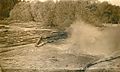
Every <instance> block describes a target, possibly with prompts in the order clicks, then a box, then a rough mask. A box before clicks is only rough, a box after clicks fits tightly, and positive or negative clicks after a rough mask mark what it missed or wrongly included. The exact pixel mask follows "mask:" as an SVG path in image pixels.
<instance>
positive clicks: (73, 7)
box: [0, 0, 120, 28]
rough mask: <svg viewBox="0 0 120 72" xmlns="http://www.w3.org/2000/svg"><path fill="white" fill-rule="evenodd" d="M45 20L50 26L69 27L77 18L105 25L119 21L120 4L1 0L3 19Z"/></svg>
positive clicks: (43, 21) (0, 15)
mask: <svg viewBox="0 0 120 72" xmlns="http://www.w3.org/2000/svg"><path fill="white" fill-rule="evenodd" d="M6 18H8V19H9V20H20V21H35V22H41V23H43V24H45V25H47V26H57V27H60V28H61V26H62V27H63V26H64V27H68V26H70V24H72V23H73V22H74V21H75V20H80V19H82V20H83V21H85V22H87V23H90V24H93V25H98V26H99V25H101V24H102V23H112V24H119V22H120V7H119V6H115V5H111V4H109V3H108V2H102V3H100V2H99V1H97V2H96V1H92V0H85V1H84V0H77V1H72V0H69V1H63V0H61V1H60V2H57V3H54V2H53V1H46V2H36V3H29V2H19V1H18V0H0V19H1V20H4V19H6Z"/></svg>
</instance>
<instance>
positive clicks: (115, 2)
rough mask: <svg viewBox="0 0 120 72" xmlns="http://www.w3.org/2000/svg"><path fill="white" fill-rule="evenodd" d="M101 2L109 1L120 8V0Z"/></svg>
mask: <svg viewBox="0 0 120 72" xmlns="http://www.w3.org/2000/svg"><path fill="white" fill-rule="evenodd" d="M99 1H101V2H103V1H108V2H109V3H111V4H113V5H117V6H120V0H99Z"/></svg>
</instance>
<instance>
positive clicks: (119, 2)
mask: <svg viewBox="0 0 120 72" xmlns="http://www.w3.org/2000/svg"><path fill="white" fill-rule="evenodd" d="M26 1H35V0H26ZM39 1H42V2H44V1H47V0H39ZM53 1H54V2H55V1H56V0H53ZM98 1H100V2H103V1H108V2H109V3H111V4H113V5H117V6H120V0H98Z"/></svg>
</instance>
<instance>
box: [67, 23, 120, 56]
mask: <svg viewBox="0 0 120 72" xmlns="http://www.w3.org/2000/svg"><path fill="white" fill-rule="evenodd" d="M70 29H71V37H70V39H69V40H68V42H69V43H70V48H69V51H70V52H74V53H84V54H90V55H100V56H108V55H109V54H111V53H113V52H115V51H117V50H118V49H119V47H117V48H115V47H116V46H117V45H116V36H118V33H117V32H116V33H114V34H113V33H112V31H110V30H109V29H105V30H102V31H101V30H100V29H99V28H97V27H95V26H92V25H90V24H86V23H85V22H83V21H76V22H74V23H73V24H72V25H71V27H70ZM112 30H114V29H112ZM115 31H116V30H115ZM112 34H113V35H112Z"/></svg>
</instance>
